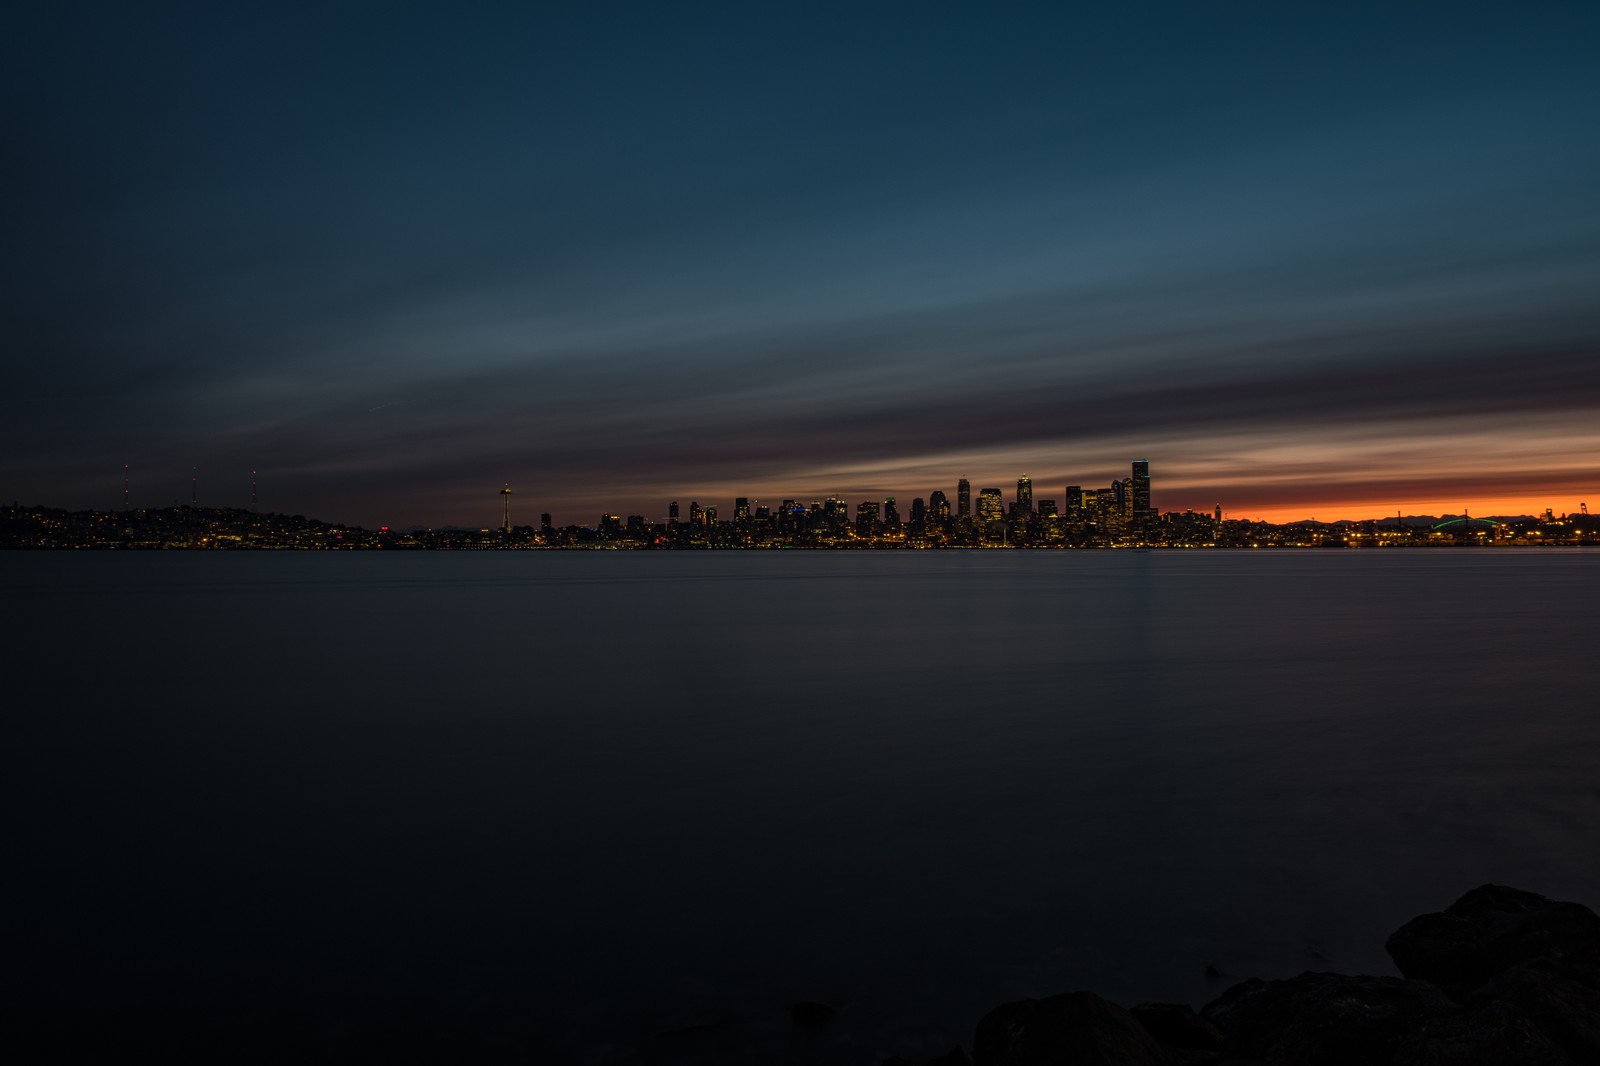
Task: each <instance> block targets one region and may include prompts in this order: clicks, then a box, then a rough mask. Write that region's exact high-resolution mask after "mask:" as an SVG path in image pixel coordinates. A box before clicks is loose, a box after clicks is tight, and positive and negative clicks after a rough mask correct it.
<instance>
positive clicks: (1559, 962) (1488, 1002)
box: [1467, 951, 1600, 1062]
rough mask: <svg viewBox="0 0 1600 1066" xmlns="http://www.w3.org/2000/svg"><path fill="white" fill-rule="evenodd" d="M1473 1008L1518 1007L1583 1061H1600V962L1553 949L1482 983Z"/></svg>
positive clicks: (1473, 997) (1473, 996) (1474, 995)
mask: <svg viewBox="0 0 1600 1066" xmlns="http://www.w3.org/2000/svg"><path fill="white" fill-rule="evenodd" d="M1467 1004H1468V1005H1469V1006H1471V1007H1474V1008H1477V1009H1480V1010H1486V1009H1489V1008H1492V1007H1495V1006H1504V1007H1509V1008H1514V1009H1515V1010H1516V1011H1517V1013H1518V1014H1519V1015H1521V1016H1522V1017H1525V1018H1527V1019H1528V1020H1529V1021H1530V1022H1531V1023H1532V1024H1533V1025H1535V1026H1537V1027H1538V1029H1539V1031H1540V1032H1541V1033H1543V1034H1544V1035H1545V1036H1546V1037H1548V1038H1549V1039H1550V1040H1551V1041H1552V1042H1553V1043H1555V1044H1556V1045H1557V1046H1559V1047H1561V1048H1562V1049H1563V1050H1564V1051H1565V1052H1566V1053H1567V1054H1568V1055H1570V1056H1572V1058H1574V1059H1576V1060H1577V1061H1579V1062H1600V960H1590V959H1587V958H1584V957H1582V956H1581V955H1579V956H1576V957H1575V956H1574V955H1572V954H1569V953H1567V952H1563V951H1548V952H1546V953H1545V954H1543V955H1541V956H1539V957H1538V958H1537V959H1534V960H1532V961H1531V962H1525V963H1523V964H1522V965H1520V966H1514V967H1512V968H1511V969H1509V970H1506V971H1505V972H1503V973H1500V974H1497V975H1496V976H1494V977H1492V978H1490V979H1489V980H1488V981H1486V982H1484V983H1483V984H1482V985H1480V986H1478V988H1476V989H1475V990H1473V992H1472V993H1471V994H1470V995H1468V996H1467Z"/></svg>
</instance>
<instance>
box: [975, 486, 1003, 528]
mask: <svg viewBox="0 0 1600 1066" xmlns="http://www.w3.org/2000/svg"><path fill="white" fill-rule="evenodd" d="M978 518H979V519H980V520H982V521H984V522H1004V521H1005V520H1006V505H1005V501H1004V500H1002V499H1001V498H1000V490H999V489H984V490H983V491H982V492H980V493H978Z"/></svg>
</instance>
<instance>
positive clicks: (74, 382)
mask: <svg viewBox="0 0 1600 1066" xmlns="http://www.w3.org/2000/svg"><path fill="white" fill-rule="evenodd" d="M4 42H5V43H4V44H3V45H0V48H3V56H0V58H3V60H4V63H3V73H0V77H3V78H4V80H5V99H6V101H7V119H6V127H7V136H6V140H5V150H6V158H5V168H4V174H3V177H0V182H3V185H4V192H5V194H6V197H5V199H6V204H7V210H6V212H5V221H4V223H3V225H4V237H5V239H4V252H3V255H4V268H5V274H6V277H5V280H6V285H5V297H4V299H5V302H6V315H5V322H6V327H5V328H6V342H5V352H6V355H5V381H6V387H5V389H4V405H5V408H4V410H5V418H4V429H3V434H4V436H3V438H0V444H3V449H0V495H3V496H4V497H5V498H7V499H10V498H17V499H20V500H21V501H23V502H25V503H34V502H37V503H46V504H51V505H57V506H71V507H89V506H101V507H109V506H114V505H116V504H118V503H120V499H121V468H122V464H123V463H129V464H130V465H131V468H132V475H133V477H132V480H133V487H134V502H135V503H136V504H150V505H165V504H168V503H171V502H173V501H175V500H178V501H183V500H187V498H188V492H189V489H188V485H189V471H190V468H191V467H193V466H198V467H199V468H200V477H201V502H202V503H211V504H216V505H242V504H244V503H245V502H246V501H247V500H248V488H247V486H248V480H249V470H250V469H251V468H252V467H254V468H257V469H259V470H260V471H261V483H262V506H263V507H265V508H270V509H275V510H287V511H294V512H303V513H306V514H314V515H317V516H320V517H324V518H328V519H331V520H339V521H350V522H360V523H363V524H371V525H376V524H380V523H383V524H392V525H409V524H412V523H421V524H444V523H463V524H473V525H476V524H484V523H489V522H492V521H493V520H494V519H495V516H496V515H497V514H498V507H499V502H498V499H497V496H496V493H497V492H498V489H499V487H500V485H501V484H502V483H505V482H510V483H511V484H512V486H513V488H514V489H515V490H516V493H517V495H516V501H517V506H518V509H519V514H518V515H517V518H518V520H519V521H533V520H534V519H535V515H536V513H537V512H538V511H545V510H548V511H552V512H554V513H555V515H556V519H557V521H558V522H562V523H565V522H587V523H592V522H593V521H594V520H595V518H596V516H597V515H598V514H599V513H600V512H601V510H602V509H608V510H613V511H617V512H620V513H624V514H626V513H629V512H639V513H643V514H645V515H647V516H649V517H659V516H661V515H663V514H664V512H665V505H666V502H667V501H668V500H669V499H681V500H682V501H683V502H684V503H685V505H687V502H688V501H689V500H690V499H698V500H700V501H701V502H702V503H712V504H720V505H721V506H723V507H727V506H728V504H729V502H730V501H731V498H732V497H733V496H734V495H749V496H754V497H758V498H762V499H771V500H773V501H774V502H775V501H776V500H777V499H779V498H781V497H787V496H793V497H798V498H802V499H810V498H814V497H819V496H822V495H826V494H829V493H843V494H846V495H847V496H848V497H849V498H850V499H852V500H854V499H856V498H857V497H860V498H869V497H881V496H883V495H891V494H892V495H898V496H900V497H902V498H906V497H910V496H914V495H926V494H927V493H928V492H930V491H931V490H933V489H943V490H945V491H946V492H953V490H954V483H955V479H956V478H957V477H959V476H961V475H962V474H966V475H967V476H969V477H971V478H972V480H973V482H974V483H975V486H976V485H989V484H994V485H1000V486H1005V487H1006V488H1007V493H1008V495H1009V491H1010V489H1009V486H1010V485H1011V483H1012V482H1013V481H1014V480H1015V478H1016V477H1017V475H1018V474H1020V473H1022V472H1024V471H1026V472H1027V473H1029V474H1030V475H1031V476H1032V477H1033V479H1034V481H1035V484H1036V489H1035V494H1036V496H1038V497H1040V498H1050V497H1059V496H1060V494H1061V486H1063V485H1065V484H1067V483H1081V484H1085V485H1096V484H1104V483H1106V482H1108V481H1109V480H1110V479H1111V478H1112V477H1115V476H1122V475H1123V473H1124V472H1125V471H1126V469H1127V462H1128V460H1129V459H1132V458H1135V457H1140V458H1149V459H1150V460H1151V462H1152V467H1153V472H1154V474H1155V484H1156V502H1157V504H1158V505H1159V506H1161V507H1163V508H1168V509H1171V508H1182V507H1185V506H1194V507H1196V508H1206V509H1209V508H1210V507H1211V506H1212V505H1213V504H1215V503H1218V502H1221V503H1222V504H1223V506H1224V507H1225V508H1226V509H1227V510H1229V511H1230V513H1234V514H1239V515H1241V516H1252V515H1254V514H1270V515H1282V516H1285V517H1301V516H1304V515H1306V514H1316V515H1317V516H1318V517H1323V516H1327V517H1332V516H1334V515H1336V514H1342V513H1352V511H1355V512H1359V511H1371V512H1373V513H1383V512H1393V511H1394V510H1396V509H1404V510H1406V511H1408V513H1409V512H1422V511H1437V510H1441V509H1445V508H1454V507H1457V506H1460V505H1475V510H1477V511H1481V510H1483V509H1486V508H1492V507H1494V506H1495V505H1500V507H1499V509H1505V508H1509V507H1511V506H1513V505H1518V507H1519V509H1523V510H1532V509H1533V508H1534V507H1536V506H1537V507H1540V508H1542V507H1544V506H1553V507H1554V508H1555V509H1556V510H1557V511H1558V512H1559V511H1563V510H1570V509H1576V507H1577V503H1578V501H1579V500H1580V499H1584V500H1590V501H1591V502H1592V503H1594V504H1596V505H1600V361H1597V356H1600V192H1597V191H1600V136H1597V134H1596V130H1597V125H1596V121H1597V120H1596V116H1597V115H1600V63H1597V62H1596V61H1595V58H1594V57H1595V55H1596V49H1597V46H1600V7H1597V6H1596V5H1593V4H1584V3H1572V4H1542V5H1540V4H1536V5H1527V6H1516V7H1513V6H1511V5H1504V4H1497V5H1473V4H1459V3H1458V4H1450V5H1444V4H1440V5H1423V4H1372V5H1356V4H1326V5H1321V4H1316V5H1313V4H1293V5H1286V4H1259V5H1257V4H1218V5H1202V4H1192V3H1183V4H1143V5H1141V4H1129V5H1083V6H1082V7H1081V8H1077V9H1075V8H1074V7H1073V6H1071V5H1063V4H1041V5H1033V6H1016V7H1011V8H998V7H997V8H992V9H989V8H980V6H979V5H960V4H949V5H940V4H905V5H836V6H832V5H818V4H805V5H793V6H785V5H778V4H727V5H693V4H686V5H666V4H639V5H602V4H571V5H502V6H493V5H479V6H476V7H468V8H461V7H454V8H446V7H445V6H444V5H435V6H431V7H423V6H408V5H400V4H373V5H350V4H345V5H303V6H300V5H287V4H262V5H259V6H247V5H233V4H230V5H214V4H198V5H192V6H184V5H148V6H146V5H126V4H107V5H98V4H64V5H38V6H36V7H34V8H32V9H31V10H29V11H26V12H24V13H22V14H13V15H11V16H10V18H9V25H8V28H7V32H6V33H5V34H4Z"/></svg>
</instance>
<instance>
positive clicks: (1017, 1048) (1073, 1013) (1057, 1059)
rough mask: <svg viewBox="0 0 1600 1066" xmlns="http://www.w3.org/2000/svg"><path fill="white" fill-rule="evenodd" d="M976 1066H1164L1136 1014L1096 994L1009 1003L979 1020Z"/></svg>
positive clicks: (1157, 1047) (974, 1051)
mask: <svg viewBox="0 0 1600 1066" xmlns="http://www.w3.org/2000/svg"><path fill="white" fill-rule="evenodd" d="M972 1060H973V1062H974V1063H976V1064H977V1066H1080V1064H1081V1066H1101V1064H1104V1066H1165V1063H1166V1057H1165V1055H1164V1054H1163V1053H1162V1050H1161V1046H1160V1045H1159V1044H1157V1043H1156V1041H1155V1039H1154V1038H1153V1037H1152V1036H1151V1035H1150V1034H1149V1033H1147V1032H1145V1030H1144V1027H1143V1026H1141V1025H1140V1024H1139V1023H1138V1022H1136V1021H1134V1019H1133V1016H1132V1015H1131V1014H1129V1013H1128V1012H1127V1011H1125V1010H1123V1009H1122V1008H1121V1007H1119V1006H1117V1005H1116V1004H1115V1003H1111V1002H1108V1001H1107V1000H1104V999H1101V998H1100V997H1099V996H1097V995H1095V994H1094V993H1092V992H1068V993H1065V994H1063V995H1059V996H1050V997H1048V998H1046V999H1024V1000H1018V1001H1016V1002H1014V1003H1005V1004H1002V1005H1000V1006H998V1007H996V1008H995V1009H994V1010H992V1011H990V1012H989V1013H988V1014H986V1015H984V1017H983V1020H982V1021H980V1022H979V1023H978V1031H977V1034H976V1035H975V1036H974V1037H973V1042H972Z"/></svg>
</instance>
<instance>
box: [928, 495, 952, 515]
mask: <svg viewBox="0 0 1600 1066" xmlns="http://www.w3.org/2000/svg"><path fill="white" fill-rule="evenodd" d="M928 514H929V515H930V516H931V517H932V518H933V519H934V520H935V521H938V522H947V521H949V520H950V497H948V496H946V495H945V494H944V493H943V492H941V491H940V490H939V489H934V490H933V492H932V493H930V494H929V496H928Z"/></svg>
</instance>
